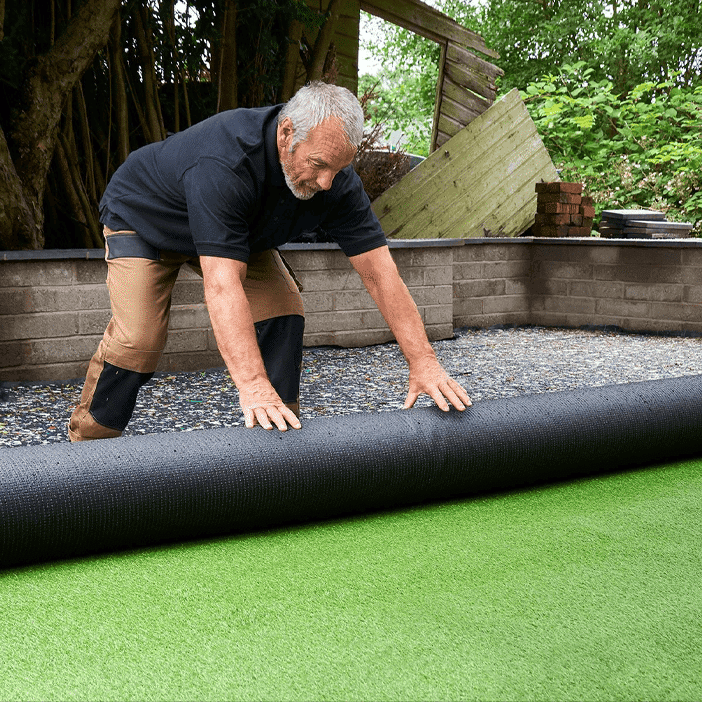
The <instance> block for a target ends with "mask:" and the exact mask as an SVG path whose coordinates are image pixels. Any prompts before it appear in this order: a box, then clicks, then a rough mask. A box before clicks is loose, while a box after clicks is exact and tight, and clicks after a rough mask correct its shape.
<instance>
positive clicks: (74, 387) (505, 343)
mask: <svg viewBox="0 0 702 702" xmlns="http://www.w3.org/2000/svg"><path fill="white" fill-rule="evenodd" d="M433 346H434V349H435V350H436V353H437V356H438V357H439V360H440V361H441V363H442V364H443V365H444V367H445V368H446V370H447V371H448V372H449V373H450V374H451V375H453V376H454V377H455V378H456V379H458V380H459V382H461V383H462V384H463V385H464V386H465V387H466V389H467V390H468V392H469V394H470V396H471V397H472V399H473V401H474V402H479V401H480V400H487V399H493V398H499V397H509V396H514V395H524V394H531V393H540V392H552V391H558V390H569V389H573V388H578V387H588V386H589V387H592V386H599V385H609V384H619V383H629V382H636V381H640V380H656V379H660V378H673V377H679V376H685V375H698V374H700V373H702V338H694V337H693V338H689V337H672V336H671V337H664V336H653V335H651V336H649V335H639V334H622V333H618V332H611V331H605V330H594V331H583V330H566V329H544V328H540V327H518V328H509V329H487V330H486V329H480V330H474V329H461V330H457V331H456V334H455V337H454V338H453V339H450V340H446V341H438V342H434V344H433ZM6 385H8V384H6ZM81 387H82V379H81V380H79V381H75V382H66V383H15V384H9V385H8V386H6V387H4V388H2V389H0V394H2V395H3V397H2V399H0V447H12V446H24V445H30V444H51V443H56V442H64V441H67V440H68V439H67V436H66V431H65V425H66V422H67V420H68V417H69V415H70V413H71V411H72V408H73V407H74V406H75V405H76V404H77V403H78V400H79V397H80V390H81ZM406 388H407V367H406V364H405V362H404V359H403V357H402V354H401V353H400V350H399V348H398V346H397V345H396V344H383V345H380V346H370V347H367V348H362V349H340V348H329V347H325V348H311V349H305V353H304V361H303V372H302V389H301V404H302V419H303V421H304V420H305V419H310V418H312V417H317V416H323V415H335V414H348V413H351V412H382V411H387V410H395V409H399V408H401V407H402V404H403V402H404V398H405V394H406ZM429 404H430V400H429V398H427V397H424V396H423V397H421V398H420V399H419V400H418V402H417V406H427V405H429ZM241 425H243V419H242V415H241V412H240V410H239V405H238V398H237V393H236V390H235V389H234V388H233V386H232V383H231V381H230V380H229V376H228V374H227V373H226V371H224V370H222V369H215V370H209V371H205V372H195V373H176V374H157V375H156V376H155V377H154V378H153V380H151V382H150V383H148V384H147V385H146V386H145V387H144V388H143V390H142V391H141V393H140V396H139V400H138V402H137V407H136V411H135V413H134V416H133V418H132V421H131V423H130V425H129V427H128V428H127V430H126V431H125V434H152V433H157V432H166V431H195V430H199V429H210V428H215V427H225V426H241Z"/></svg>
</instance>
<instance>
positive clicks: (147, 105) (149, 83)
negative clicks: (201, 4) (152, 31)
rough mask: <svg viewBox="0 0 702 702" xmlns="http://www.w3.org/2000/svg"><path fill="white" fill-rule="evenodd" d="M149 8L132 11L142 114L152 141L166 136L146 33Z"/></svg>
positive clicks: (142, 7)
mask: <svg viewBox="0 0 702 702" xmlns="http://www.w3.org/2000/svg"><path fill="white" fill-rule="evenodd" d="M148 13H149V10H148V8H147V7H146V6H145V5H141V6H140V7H138V8H137V9H136V10H135V11H134V22H135V28H136V40H137V47H138V51H139V58H140V65H141V70H142V75H143V77H144V115H145V116H146V121H147V122H148V124H149V131H150V133H151V139H152V140H153V141H161V140H162V139H165V138H166V132H165V129H164V127H163V116H162V115H161V104H160V102H159V99H158V83H157V81H156V72H155V70H154V52H153V48H152V46H151V41H150V39H149V34H148V33H147V27H148Z"/></svg>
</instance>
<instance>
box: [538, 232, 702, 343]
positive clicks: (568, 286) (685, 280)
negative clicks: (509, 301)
mask: <svg viewBox="0 0 702 702" xmlns="http://www.w3.org/2000/svg"><path fill="white" fill-rule="evenodd" d="M531 253H532V259H531V282H530V288H529V291H528V297H529V303H530V304H529V319H530V323H531V324H536V325H540V326H565V327H579V326H582V325H585V324H593V325H597V326H609V325H612V326H617V327H620V328H622V329H626V330H629V331H646V332H688V333H695V334H699V333H702V240H700V239H687V240H684V239H683V240H630V239H626V240H616V239H605V240H599V239H594V238H586V239H576V240H569V239H559V240H553V239H551V240H549V239H534V240H533V242H532V244H531Z"/></svg>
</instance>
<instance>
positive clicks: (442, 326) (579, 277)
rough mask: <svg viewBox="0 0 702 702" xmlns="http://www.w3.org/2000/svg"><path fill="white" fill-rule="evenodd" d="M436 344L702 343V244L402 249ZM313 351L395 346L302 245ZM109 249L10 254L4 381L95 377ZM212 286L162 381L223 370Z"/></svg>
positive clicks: (177, 315) (198, 290)
mask: <svg viewBox="0 0 702 702" xmlns="http://www.w3.org/2000/svg"><path fill="white" fill-rule="evenodd" d="M390 247H391V251H392V253H393V256H394V258H395V260H396V262H397V264H398V268H399V269H400V274H401V275H402V277H403V279H404V280H405V282H406V284H407V286H408V287H409V289H410V292H411V293H412V295H413V297H414V299H415V302H416V303H417V306H418V309H419V312H420V314H421V316H422V319H423V320H424V323H425V325H426V328H427V332H428V334H429V337H430V339H432V340H438V339H446V338H450V337H451V336H452V334H453V330H454V328H456V327H464V326H471V327H489V326H492V325H496V324H498V325H503V324H515V325H520V324H535V325H540V326H566V327H579V326H582V325H598V326H608V325H613V326H617V327H620V328H622V329H625V330H628V331H648V332H678V333H695V334H702V240H700V239H687V240H673V241H671V240H629V239H627V240H616V239H596V238H586V239H572V238H569V239H531V238H520V239H468V240H432V241H427V240H412V241H404V242H398V241H393V242H391V244H390ZM283 254H284V255H285V257H286V259H287V260H288V262H289V263H290V265H291V266H292V268H293V269H294V270H295V271H296V275H297V277H298V278H299V280H300V282H301V283H302V285H303V286H304V288H305V289H304V292H303V299H304V302H305V309H306V314H307V326H306V335H305V344H306V345H307V346H320V345H338V346H364V345H368V344H377V343H382V342H385V341H388V340H390V339H391V338H392V336H391V334H390V331H389V329H388V328H387V325H386V324H385V322H384V320H383V319H382V316H381V315H380V313H379V312H378V310H377V308H376V307H375V304H374V303H373V301H372V300H371V299H370V296H369V295H368V293H367V292H366V291H365V289H364V288H363V285H362V283H361V281H360V279H359V278H358V276H357V275H356V273H355V272H354V271H353V270H352V268H351V265H350V264H349V262H348V260H347V259H346V257H345V256H344V255H343V254H342V252H341V251H340V250H339V249H338V248H337V247H336V246H334V245H331V244H319V245H315V246H309V245H289V246H287V247H284V249H283ZM102 256H103V252H102V251H101V250H79V251H41V252H0V381H3V380H5V381H20V380H68V379H73V378H81V377H82V376H83V375H84V373H85V370H86V367H87V363H88V361H89V359H90V357H91V356H92V354H93V353H94V351H95V349H96V348H97V345H98V343H99V341H100V338H101V337H102V333H103V331H104V329H105V326H106V325H107V323H108V321H109V318H110V310H109V299H108V296H107V290H106V288H105V277H106V273H107V266H106V264H105V262H104V261H103V260H102ZM222 365H223V361H222V359H221V356H220V355H219V352H218V351H217V345H216V343H215V340H214V335H213V334H212V329H211V327H210V321H209V315H208V313H207V309H206V307H205V303H204V294H203V289H202V281H201V279H200V278H199V277H198V276H197V275H196V274H195V273H194V272H192V271H191V270H190V269H188V268H186V267H184V268H183V270H182V271H181V273H180V275H179V278H178V281H177V283H176V286H175V288H174V291H173V305H172V310H171V324H170V331H169V338H168V343H167V346H166V352H165V353H164V356H163V359H162V361H161V365H160V366H159V370H162V371H168V372H175V371H181V370H201V369H205V368H213V367H218V366H222Z"/></svg>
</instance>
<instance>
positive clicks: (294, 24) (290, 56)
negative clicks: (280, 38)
mask: <svg viewBox="0 0 702 702" xmlns="http://www.w3.org/2000/svg"><path fill="white" fill-rule="evenodd" d="M300 39H302V22H298V20H292V21H291V22H290V27H289V29H288V37H287V40H288V50H287V52H286V56H285V74H284V76H283V87H282V88H281V91H280V102H287V101H288V100H289V99H290V98H291V97H292V96H293V93H294V92H295V83H296V82H297V67H298V65H299V63H300Z"/></svg>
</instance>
